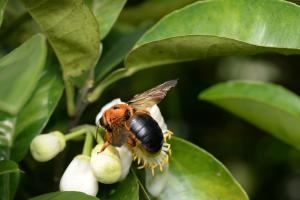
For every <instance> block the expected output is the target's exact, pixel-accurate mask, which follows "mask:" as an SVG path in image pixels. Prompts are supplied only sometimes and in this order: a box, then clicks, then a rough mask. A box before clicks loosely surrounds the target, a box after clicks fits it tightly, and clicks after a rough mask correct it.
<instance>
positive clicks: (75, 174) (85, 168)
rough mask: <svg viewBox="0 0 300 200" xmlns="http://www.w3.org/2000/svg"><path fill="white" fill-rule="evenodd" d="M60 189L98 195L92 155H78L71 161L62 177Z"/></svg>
mask: <svg viewBox="0 0 300 200" xmlns="http://www.w3.org/2000/svg"><path fill="white" fill-rule="evenodd" d="M59 189H60V191H78V192H84V193H86V194H88V195H93V196H96V195H97V192H98V182H97V179H96V177H95V176H94V174H93V172H92V168H91V164H90V157H88V156H85V155H78V156H76V157H75V158H74V159H73V160H72V161H71V163H70V164H69V166H68V167H67V169H66V171H65V172H64V174H63V176H62V177H61V179H60V184H59Z"/></svg>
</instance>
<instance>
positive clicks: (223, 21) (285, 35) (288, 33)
mask: <svg viewBox="0 0 300 200" xmlns="http://www.w3.org/2000/svg"><path fill="white" fill-rule="evenodd" d="M274 13H276V15H274ZM287 20H288V21H289V23H288V24H287V23H286V21H287ZM274 22H276V23H274ZM299 23H300V7H299V6H297V5H296V4H292V3H290V2H286V1H280V0H260V1H257V0H239V1H237V0H211V1H199V2H196V3H194V4H191V5H189V6H186V7H185V8H183V9H180V10H177V11H175V12H173V13H171V14H169V15H167V16H166V17H164V18H163V19H162V20H160V21H159V22H158V23H157V24H156V25H155V26H154V27H153V28H152V29H150V30H149V31H148V32H146V33H145V34H144V36H143V37H142V38H141V39H140V40H139V41H138V43H137V44H136V46H135V47H134V49H133V50H132V51H131V52H130V53H129V55H128V57H127V59H126V62H125V64H126V66H127V68H131V70H134V71H136V70H140V69H144V68H147V67H151V66H158V65H163V64H169V63H175V62H182V61H190V60H197V59H204V58H207V57H211V56H224V55H232V54H237V55H242V54H245V55H248V54H257V53H263V52H276V53H281V54H299V53H300V34H299V31H298V29H295V27H298V24H299Z"/></svg>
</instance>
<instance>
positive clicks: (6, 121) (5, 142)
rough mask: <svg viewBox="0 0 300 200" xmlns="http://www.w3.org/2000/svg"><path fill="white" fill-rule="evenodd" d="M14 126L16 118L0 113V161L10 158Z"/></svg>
mask: <svg viewBox="0 0 300 200" xmlns="http://www.w3.org/2000/svg"><path fill="white" fill-rule="evenodd" d="M15 124H16V117H14V116H10V115H8V114H7V113H3V112H0V160H7V159H9V157H10V148H11V146H12V143H13V135H14V131H15Z"/></svg>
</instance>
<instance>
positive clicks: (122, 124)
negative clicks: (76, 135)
mask: <svg viewBox="0 0 300 200" xmlns="http://www.w3.org/2000/svg"><path fill="white" fill-rule="evenodd" d="M176 84H177V80H170V81H167V82H165V83H163V84H161V85H158V86H156V87H154V88H152V89H150V90H147V91H146V92H143V93H141V94H138V95H135V96H134V97H133V98H132V99H131V100H130V101H128V102H127V103H119V104H115V105H113V106H112V107H110V108H108V109H107V110H105V111H104V113H102V114H101V116H99V114H100V113H99V114H98V116H97V118H96V123H97V125H98V126H101V127H103V128H104V129H105V132H104V135H103V136H102V137H103V139H104V144H103V146H102V148H101V150H100V152H102V151H104V150H105V148H106V147H107V146H109V145H110V144H111V145H113V146H117V147H120V146H122V145H123V144H125V143H127V144H129V145H130V146H132V147H135V146H136V145H141V146H142V147H143V149H145V150H146V151H147V152H148V153H151V154H155V153H157V152H159V151H160V150H161V148H162V146H163V143H164V136H165V135H164V133H163V132H162V130H161V128H160V126H159V125H158V123H157V122H156V121H155V120H154V119H153V118H152V117H151V116H150V113H149V112H148V111H147V109H149V108H151V107H152V106H154V105H156V104H158V103H159V102H160V101H161V100H162V99H163V98H164V97H165V96H166V94H167V92H168V91H169V90H170V89H171V88H172V87H174V86H175V85H176Z"/></svg>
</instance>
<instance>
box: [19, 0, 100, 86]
mask: <svg viewBox="0 0 300 200" xmlns="http://www.w3.org/2000/svg"><path fill="white" fill-rule="evenodd" d="M24 3H25V5H26V7H27V9H28V10H29V12H30V14H31V15H32V17H33V18H34V20H35V21H36V22H37V23H38V24H39V26H40V27H41V29H42V30H43V31H44V32H45V34H46V35H47V37H48V39H49V41H50V43H51V45H52V47H53V49H54V51H55V53H56V55H57V57H58V59H59V61H60V63H61V66H62V69H63V73H64V77H65V78H70V79H72V80H73V81H74V83H75V84H77V85H78V86H81V85H83V83H84V79H86V78H87V77H88V75H89V74H90V70H92V69H93V68H94V66H95V64H96V61H97V59H98V57H99V46H100V36H99V31H98V24H97V21H96V19H95V17H94V16H93V14H92V12H91V11H90V10H89V8H88V7H87V6H86V5H85V3H84V1H83V0H45V1H39V0H24Z"/></svg>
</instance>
